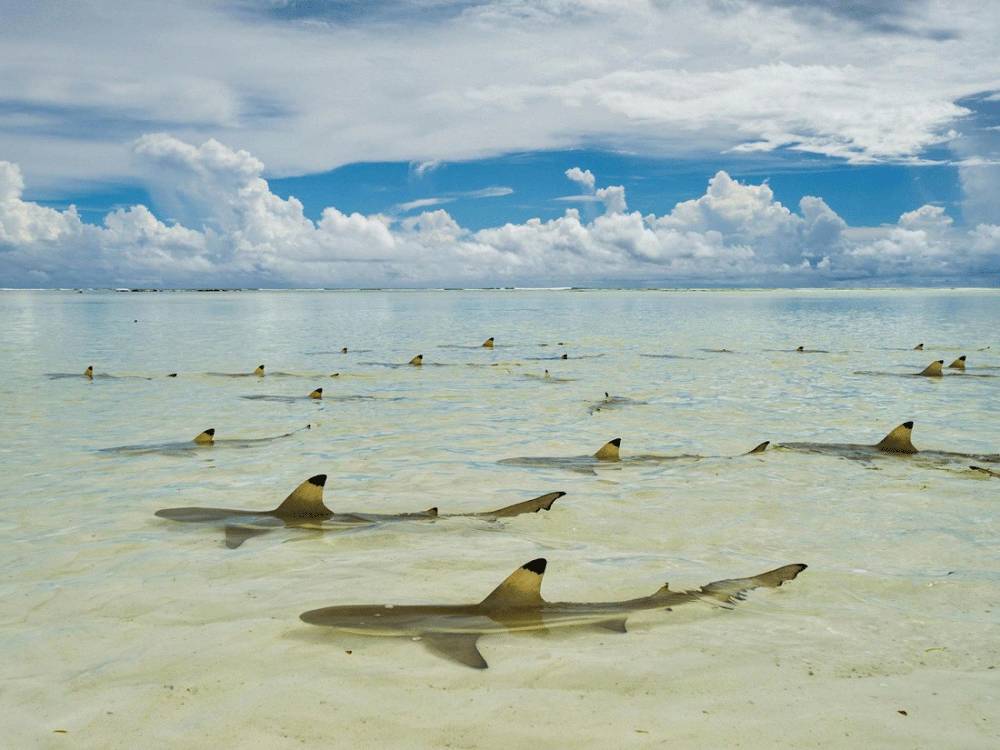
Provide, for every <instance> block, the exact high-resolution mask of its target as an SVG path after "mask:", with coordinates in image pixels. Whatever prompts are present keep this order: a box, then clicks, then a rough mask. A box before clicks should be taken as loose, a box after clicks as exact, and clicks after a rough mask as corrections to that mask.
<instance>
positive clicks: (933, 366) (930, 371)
mask: <svg viewBox="0 0 1000 750" xmlns="http://www.w3.org/2000/svg"><path fill="white" fill-rule="evenodd" d="M943 366H944V360H943V359H936V360H934V361H933V362H931V363H930V364H929V365H927V367H925V368H924V369H923V370H921V371H920V374H921V375H926V376H927V377H931V378H936V377H938V376H939V375H944V373H943V372H942V371H941V368H942V367H943Z"/></svg>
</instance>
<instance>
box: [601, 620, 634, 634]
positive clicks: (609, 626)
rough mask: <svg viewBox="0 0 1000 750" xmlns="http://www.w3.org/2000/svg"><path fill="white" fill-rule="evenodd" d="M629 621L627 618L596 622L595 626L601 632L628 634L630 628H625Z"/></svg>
mask: <svg viewBox="0 0 1000 750" xmlns="http://www.w3.org/2000/svg"><path fill="white" fill-rule="evenodd" d="M627 619H628V618H627V617H618V618H616V619H614V620H603V621H602V622H595V623H594V626H595V627H597V628H600V629H601V630H610V631H611V632H612V633H627V632H628V628H627V627H625V621H626V620H627Z"/></svg>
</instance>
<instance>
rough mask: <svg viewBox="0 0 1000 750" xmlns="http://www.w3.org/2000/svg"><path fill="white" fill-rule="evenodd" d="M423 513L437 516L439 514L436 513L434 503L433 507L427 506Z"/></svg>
mask: <svg viewBox="0 0 1000 750" xmlns="http://www.w3.org/2000/svg"><path fill="white" fill-rule="evenodd" d="M424 515H425V516H432V517H434V518H437V517H438V516H439V515H440V514H439V513H438V509H437V506H436V505H435V506H434V507H433V508H428V509H427V510H425V511H424Z"/></svg>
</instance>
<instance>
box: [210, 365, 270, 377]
mask: <svg viewBox="0 0 1000 750" xmlns="http://www.w3.org/2000/svg"><path fill="white" fill-rule="evenodd" d="M208 374H209V375H214V376H215V377H218V378H255V377H256V378H262V377H264V365H257V367H255V368H254V371H253V372H210V373H208Z"/></svg>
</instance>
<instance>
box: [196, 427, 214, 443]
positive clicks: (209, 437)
mask: <svg viewBox="0 0 1000 750" xmlns="http://www.w3.org/2000/svg"><path fill="white" fill-rule="evenodd" d="M193 442H195V443H197V444H198V445H211V444H212V443H214V442H215V428H214V427H210V428H209V429H207V430H205V431H204V432H199V433H198V434H197V435H195V436H194V438H193Z"/></svg>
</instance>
